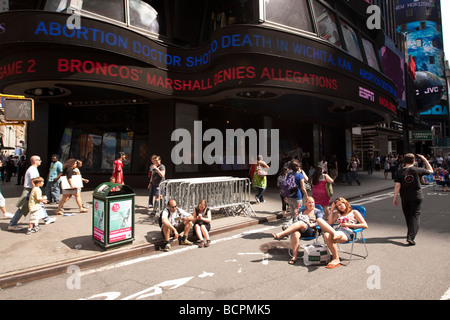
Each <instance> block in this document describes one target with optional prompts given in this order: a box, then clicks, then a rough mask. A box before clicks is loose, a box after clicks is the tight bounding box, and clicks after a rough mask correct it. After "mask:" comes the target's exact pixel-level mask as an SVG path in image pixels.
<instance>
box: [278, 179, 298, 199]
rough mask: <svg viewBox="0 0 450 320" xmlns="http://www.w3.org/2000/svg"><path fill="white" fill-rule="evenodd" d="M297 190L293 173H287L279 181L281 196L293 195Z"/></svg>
mask: <svg viewBox="0 0 450 320" xmlns="http://www.w3.org/2000/svg"><path fill="white" fill-rule="evenodd" d="M297 192H298V187H297V183H295V175H294V174H293V173H288V174H287V175H286V178H284V180H283V181H281V182H280V194H281V196H283V197H294V196H295V195H296V194H297Z"/></svg>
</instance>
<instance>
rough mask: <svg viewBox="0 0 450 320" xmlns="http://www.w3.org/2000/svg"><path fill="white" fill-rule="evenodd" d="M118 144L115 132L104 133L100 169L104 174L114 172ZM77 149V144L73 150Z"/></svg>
mask: <svg viewBox="0 0 450 320" xmlns="http://www.w3.org/2000/svg"><path fill="white" fill-rule="evenodd" d="M116 144H117V138H116V133H115V132H105V133H103V143H102V162H101V167H100V169H101V170H102V172H107V171H112V165H113V163H114V160H115V159H116V158H115V157H116ZM73 147H76V145H75V143H74V144H73V146H72V148H73ZM124 171H125V169H124Z"/></svg>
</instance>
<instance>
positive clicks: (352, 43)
mask: <svg viewBox="0 0 450 320" xmlns="http://www.w3.org/2000/svg"><path fill="white" fill-rule="evenodd" d="M341 27H342V35H343V36H344V40H345V44H346V46H347V52H348V53H350V54H351V55H352V56H354V57H355V58H357V59H359V60H362V54H361V49H360V47H359V42H358V35H357V34H356V32H355V30H353V28H352V27H350V26H349V25H348V24H347V23H345V22H343V21H341Z"/></svg>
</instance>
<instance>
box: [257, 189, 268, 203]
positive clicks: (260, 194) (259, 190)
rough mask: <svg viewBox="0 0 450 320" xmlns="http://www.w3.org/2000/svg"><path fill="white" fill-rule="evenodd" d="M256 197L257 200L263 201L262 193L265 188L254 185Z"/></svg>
mask: <svg viewBox="0 0 450 320" xmlns="http://www.w3.org/2000/svg"><path fill="white" fill-rule="evenodd" d="M256 191H257V194H256V198H258V200H259V202H264V197H263V193H264V191H266V188H260V187H256Z"/></svg>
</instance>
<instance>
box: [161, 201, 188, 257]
mask: <svg viewBox="0 0 450 320" xmlns="http://www.w3.org/2000/svg"><path fill="white" fill-rule="evenodd" d="M191 227H192V215H190V214H188V213H187V212H186V211H184V210H183V209H181V208H177V202H176V201H175V200H174V199H171V200H169V202H168V203H167V208H166V209H165V210H164V211H163V212H162V213H161V232H162V234H163V236H164V251H169V250H170V242H171V241H170V237H171V236H173V240H176V239H178V235H179V233H181V232H183V237H182V238H181V239H180V240H181V241H180V243H181V244H187V245H190V244H192V242H190V241H188V240H187V236H188V234H189V230H190V229H191Z"/></svg>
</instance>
